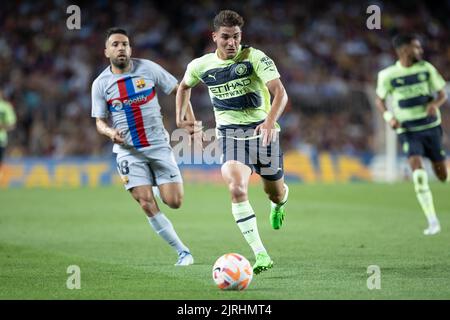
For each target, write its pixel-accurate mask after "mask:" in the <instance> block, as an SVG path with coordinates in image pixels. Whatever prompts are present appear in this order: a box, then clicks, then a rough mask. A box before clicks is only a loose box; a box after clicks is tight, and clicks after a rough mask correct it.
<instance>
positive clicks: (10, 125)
mask: <svg viewBox="0 0 450 320" xmlns="http://www.w3.org/2000/svg"><path fill="white" fill-rule="evenodd" d="M16 121H17V119H16V114H15V112H14V109H13V106H12V105H11V104H10V103H9V102H8V101H6V100H4V99H3V93H2V90H1V89H0V178H1V176H2V166H3V157H4V154H5V150H6V146H7V144H8V131H11V130H13V129H14V127H15V125H16Z"/></svg>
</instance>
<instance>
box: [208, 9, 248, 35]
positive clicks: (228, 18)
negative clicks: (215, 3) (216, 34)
mask: <svg viewBox="0 0 450 320" xmlns="http://www.w3.org/2000/svg"><path fill="white" fill-rule="evenodd" d="M243 25H244V18H242V17H241V16H240V15H239V13H237V12H235V11H232V10H222V11H220V12H219V13H218V14H217V15H216V16H215V17H214V30H215V31H217V30H219V28H220V27H234V26H238V27H239V28H242V26H243Z"/></svg>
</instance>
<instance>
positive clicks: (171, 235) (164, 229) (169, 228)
mask: <svg viewBox="0 0 450 320" xmlns="http://www.w3.org/2000/svg"><path fill="white" fill-rule="evenodd" d="M148 222H149V223H150V225H151V226H152V228H153V230H155V232H156V233H157V234H159V235H160V236H161V238H163V239H164V240H165V241H166V242H167V243H168V244H169V245H170V246H171V247H172V248H174V249H175V250H176V251H177V252H178V253H181V252H182V251H189V249H188V247H186V246H185V245H184V244H183V242H181V240H180V238H179V237H178V235H177V233H176V232H175V229H174V228H173V225H172V223H171V222H170V220H169V219H167V217H166V216H165V215H164V213H162V212H158V213H157V214H156V215H154V216H153V217H148Z"/></svg>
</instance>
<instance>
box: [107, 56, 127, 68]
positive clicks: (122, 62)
mask: <svg viewBox="0 0 450 320" xmlns="http://www.w3.org/2000/svg"><path fill="white" fill-rule="evenodd" d="M111 63H112V64H113V65H114V67H116V68H118V69H121V70H125V69H126V68H128V66H129V65H130V57H126V58H125V59H120V58H119V57H117V58H115V59H112V60H111Z"/></svg>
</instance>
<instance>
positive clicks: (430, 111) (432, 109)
mask: <svg viewBox="0 0 450 320" xmlns="http://www.w3.org/2000/svg"><path fill="white" fill-rule="evenodd" d="M437 110H438V107H437V106H436V104H435V103H433V102H430V103H429V104H428V105H427V115H429V116H433V117H435V116H436V114H437Z"/></svg>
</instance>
